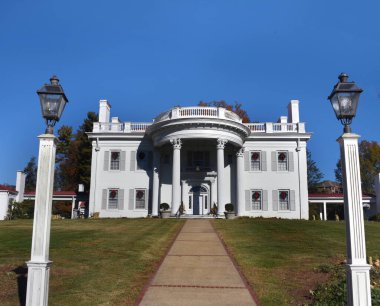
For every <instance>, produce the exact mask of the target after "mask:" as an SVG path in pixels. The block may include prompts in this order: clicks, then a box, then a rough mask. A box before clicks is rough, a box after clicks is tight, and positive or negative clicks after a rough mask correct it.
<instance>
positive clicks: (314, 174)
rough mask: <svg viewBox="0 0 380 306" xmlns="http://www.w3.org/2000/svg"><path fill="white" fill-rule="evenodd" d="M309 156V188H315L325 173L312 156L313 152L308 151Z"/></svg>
mask: <svg viewBox="0 0 380 306" xmlns="http://www.w3.org/2000/svg"><path fill="white" fill-rule="evenodd" d="M306 156H307V184H308V187H309V189H313V188H314V187H315V186H316V185H317V184H318V183H319V182H320V181H321V180H322V178H323V173H322V172H321V171H320V170H319V168H318V166H317V164H316V162H315V161H314V160H313V159H312V158H311V152H310V151H309V150H307V151H306Z"/></svg>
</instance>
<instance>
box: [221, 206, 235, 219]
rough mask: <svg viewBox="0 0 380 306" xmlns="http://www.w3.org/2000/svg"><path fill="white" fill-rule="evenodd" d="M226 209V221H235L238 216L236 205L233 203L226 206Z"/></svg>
mask: <svg viewBox="0 0 380 306" xmlns="http://www.w3.org/2000/svg"><path fill="white" fill-rule="evenodd" d="M224 209H225V210H226V211H225V212H224V215H225V216H226V219H235V218H236V214H235V211H234V204H232V203H228V204H226V205H225V206H224Z"/></svg>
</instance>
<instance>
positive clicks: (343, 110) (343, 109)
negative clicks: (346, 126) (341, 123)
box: [338, 93, 354, 117]
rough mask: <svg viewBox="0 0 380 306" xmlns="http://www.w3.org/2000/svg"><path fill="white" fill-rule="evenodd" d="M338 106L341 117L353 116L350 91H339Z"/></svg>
mask: <svg viewBox="0 0 380 306" xmlns="http://www.w3.org/2000/svg"><path fill="white" fill-rule="evenodd" d="M338 99H339V108H340V115H341V116H342V117H347V116H353V115H354V113H353V105H352V99H351V94H350V93H339V96H338Z"/></svg>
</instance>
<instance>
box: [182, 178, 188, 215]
mask: <svg viewBox="0 0 380 306" xmlns="http://www.w3.org/2000/svg"><path fill="white" fill-rule="evenodd" d="M186 187H187V184H186V181H185V180H182V181H181V195H182V196H181V203H183V208H184V210H185V211H184V213H185V214H187V213H188V212H187V211H188V210H189V204H188V200H187V199H186V195H188V191H187V188H186Z"/></svg>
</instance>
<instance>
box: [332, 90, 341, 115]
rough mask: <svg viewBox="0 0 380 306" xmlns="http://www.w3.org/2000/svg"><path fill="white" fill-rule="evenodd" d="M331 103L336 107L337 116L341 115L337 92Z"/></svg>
mask: <svg viewBox="0 0 380 306" xmlns="http://www.w3.org/2000/svg"><path fill="white" fill-rule="evenodd" d="M330 101H331V105H332V107H333V109H334V112H335V115H336V117H337V118H339V116H340V108H339V100H338V95H337V94H334V95H333V96H332V97H331V99H330Z"/></svg>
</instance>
